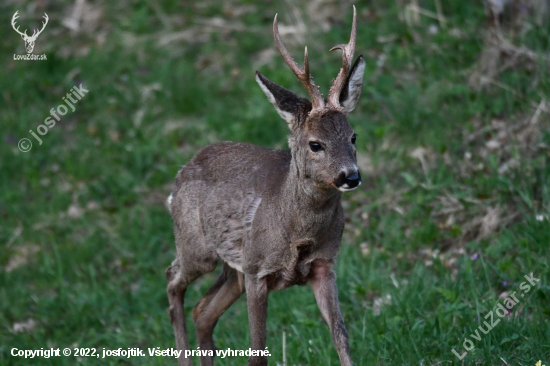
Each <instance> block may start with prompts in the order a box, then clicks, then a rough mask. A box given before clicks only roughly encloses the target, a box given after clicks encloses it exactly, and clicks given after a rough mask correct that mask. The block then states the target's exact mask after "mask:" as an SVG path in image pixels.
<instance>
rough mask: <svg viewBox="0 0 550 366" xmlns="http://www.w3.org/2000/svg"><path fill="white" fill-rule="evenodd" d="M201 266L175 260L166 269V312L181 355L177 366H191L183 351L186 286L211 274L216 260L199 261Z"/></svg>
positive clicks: (185, 336) (186, 341)
mask: <svg viewBox="0 0 550 366" xmlns="http://www.w3.org/2000/svg"><path fill="white" fill-rule="evenodd" d="M200 262H201V263H200V264H201V265H200V266H197V265H196V264H197V262H193V261H186V263H183V264H182V263H181V260H180V259H179V258H177V259H176V260H174V261H173V262H172V264H171V265H170V266H168V268H167V269H166V280H167V281H168V286H167V289H166V290H167V294H168V301H169V303H170V309H169V311H168V313H169V315H170V322H171V323H172V325H173V327H174V335H175V337H176V347H177V349H178V350H179V351H181V352H182V353H181V354H180V357H179V359H178V365H179V366H191V365H192V362H191V358H185V350H189V349H190V348H189V338H188V336H187V327H186V325H185V313H184V310H183V302H184V297H185V292H186V290H187V286H189V284H191V282H193V281H194V280H196V279H197V278H199V277H200V276H202V275H203V274H205V273H207V272H211V271H213V270H214V269H215V268H216V260H215V259H214V258H212V260H207V261H200Z"/></svg>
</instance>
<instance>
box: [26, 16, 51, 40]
mask: <svg viewBox="0 0 550 366" xmlns="http://www.w3.org/2000/svg"><path fill="white" fill-rule="evenodd" d="M42 18H44V19H45V20H46V21H45V22H42V29H40V30H36V29H35V30H34V31H33V33H32V36H31V37H30V38H32V39H36V38H37V37H38V36H39V35H40V33H42V31H43V30H44V28H46V24H48V19H49V18H48V14H46V13H44V16H43V17H42Z"/></svg>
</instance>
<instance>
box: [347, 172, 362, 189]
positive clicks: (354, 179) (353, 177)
mask: <svg viewBox="0 0 550 366" xmlns="http://www.w3.org/2000/svg"><path fill="white" fill-rule="evenodd" d="M346 184H347V185H348V187H349V189H353V188H355V187H357V186H358V185H359V184H361V174H359V172H356V173H352V174H350V175H348V176H346V178H345V179H344V185H346Z"/></svg>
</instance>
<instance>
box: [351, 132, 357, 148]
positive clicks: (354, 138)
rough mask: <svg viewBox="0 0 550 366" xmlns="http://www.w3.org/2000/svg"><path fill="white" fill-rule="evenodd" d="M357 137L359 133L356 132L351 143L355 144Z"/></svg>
mask: <svg viewBox="0 0 550 366" xmlns="http://www.w3.org/2000/svg"><path fill="white" fill-rule="evenodd" d="M356 139H357V135H356V134H355V133H354V134H353V136H351V143H352V144H354V145H355V140H356Z"/></svg>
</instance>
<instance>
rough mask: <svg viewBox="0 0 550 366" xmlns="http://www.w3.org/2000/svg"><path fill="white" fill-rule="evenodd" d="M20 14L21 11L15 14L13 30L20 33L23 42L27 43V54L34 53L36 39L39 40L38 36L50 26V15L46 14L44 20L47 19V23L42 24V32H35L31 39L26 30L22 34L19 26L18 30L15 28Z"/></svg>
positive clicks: (12, 21) (12, 24)
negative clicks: (47, 25)
mask: <svg viewBox="0 0 550 366" xmlns="http://www.w3.org/2000/svg"><path fill="white" fill-rule="evenodd" d="M17 13H19V10H18V11H16V12H15V14H13V17H12V18H11V26H12V27H13V29H14V30H15V31H16V32H17V33H19V34H20V35H21V38H23V41H25V49H26V50H27V53H32V50H33V49H34V42H36V39H37V38H38V36H39V35H40V33H42V31H43V30H44V28H46V24H48V19H49V18H48V14H46V13H44V17H43V18H44V19H45V22H42V29H40V30H36V29H35V30H34V31H33V32H32V36H30V37H29V35H28V34H27V30H26V29H25V31H24V32H21V31H20V30H19V26H17V28H16V27H15V20H16V19H17V18H19V15H18V14H17Z"/></svg>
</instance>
